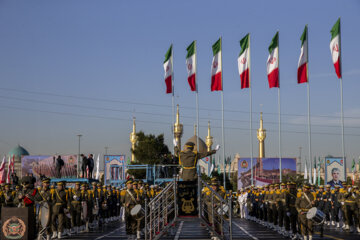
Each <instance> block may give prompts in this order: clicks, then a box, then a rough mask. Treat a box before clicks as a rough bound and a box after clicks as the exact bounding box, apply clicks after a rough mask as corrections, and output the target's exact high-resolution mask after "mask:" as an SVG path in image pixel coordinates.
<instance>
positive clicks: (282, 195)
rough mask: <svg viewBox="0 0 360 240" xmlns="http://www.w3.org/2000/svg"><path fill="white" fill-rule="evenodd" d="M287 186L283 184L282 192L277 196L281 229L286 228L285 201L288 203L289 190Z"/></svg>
mask: <svg viewBox="0 0 360 240" xmlns="http://www.w3.org/2000/svg"><path fill="white" fill-rule="evenodd" d="M285 186H286V184H285V183H281V190H279V191H278V192H277V194H276V197H277V199H276V202H277V206H278V213H279V227H280V228H283V227H284V221H285V216H286V214H285V201H286V194H287V190H286V188H285Z"/></svg>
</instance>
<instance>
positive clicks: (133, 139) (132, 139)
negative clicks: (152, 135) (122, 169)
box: [130, 117, 137, 163]
mask: <svg viewBox="0 0 360 240" xmlns="http://www.w3.org/2000/svg"><path fill="white" fill-rule="evenodd" d="M130 142H131V149H132V150H135V145H136V142H137V136H136V124H135V117H134V118H133V131H132V132H131V133H130ZM131 162H132V163H134V162H135V155H134V153H131Z"/></svg>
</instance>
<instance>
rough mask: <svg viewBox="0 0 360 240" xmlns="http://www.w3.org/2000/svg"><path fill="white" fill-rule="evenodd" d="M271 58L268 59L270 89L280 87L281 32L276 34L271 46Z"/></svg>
mask: <svg viewBox="0 0 360 240" xmlns="http://www.w3.org/2000/svg"><path fill="white" fill-rule="evenodd" d="M269 53H270V54H269V57H268V59H267V63H266V65H267V76H268V81H269V87H270V88H273V87H276V88H278V87H280V79H279V32H277V33H276V34H275V36H274V37H273V39H272V40H271V43H270V46H269Z"/></svg>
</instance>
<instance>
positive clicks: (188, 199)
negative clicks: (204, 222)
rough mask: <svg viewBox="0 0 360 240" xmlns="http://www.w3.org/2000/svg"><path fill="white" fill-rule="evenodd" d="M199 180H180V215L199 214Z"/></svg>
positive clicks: (178, 201)
mask: <svg viewBox="0 0 360 240" xmlns="http://www.w3.org/2000/svg"><path fill="white" fill-rule="evenodd" d="M197 186H198V185H197V181H180V182H178V189H177V191H178V192H177V194H178V196H177V197H178V200H177V203H178V211H179V216H197V215H198V206H197V205H198V203H197Z"/></svg>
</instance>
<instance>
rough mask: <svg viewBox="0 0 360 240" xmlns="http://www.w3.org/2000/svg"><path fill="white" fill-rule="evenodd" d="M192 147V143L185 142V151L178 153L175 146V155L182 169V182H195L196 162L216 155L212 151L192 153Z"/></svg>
mask: <svg viewBox="0 0 360 240" xmlns="http://www.w3.org/2000/svg"><path fill="white" fill-rule="evenodd" d="M194 146H195V144H194V143H192V142H187V143H186V144H185V151H180V149H179V148H178V147H177V146H175V155H176V156H178V157H179V164H180V166H181V168H182V173H181V178H182V179H183V180H184V181H195V180H196V179H197V173H196V165H197V161H198V160H199V159H201V158H204V157H206V156H209V155H212V154H214V153H216V150H212V151H209V152H206V153H198V152H196V151H193V150H194Z"/></svg>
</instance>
